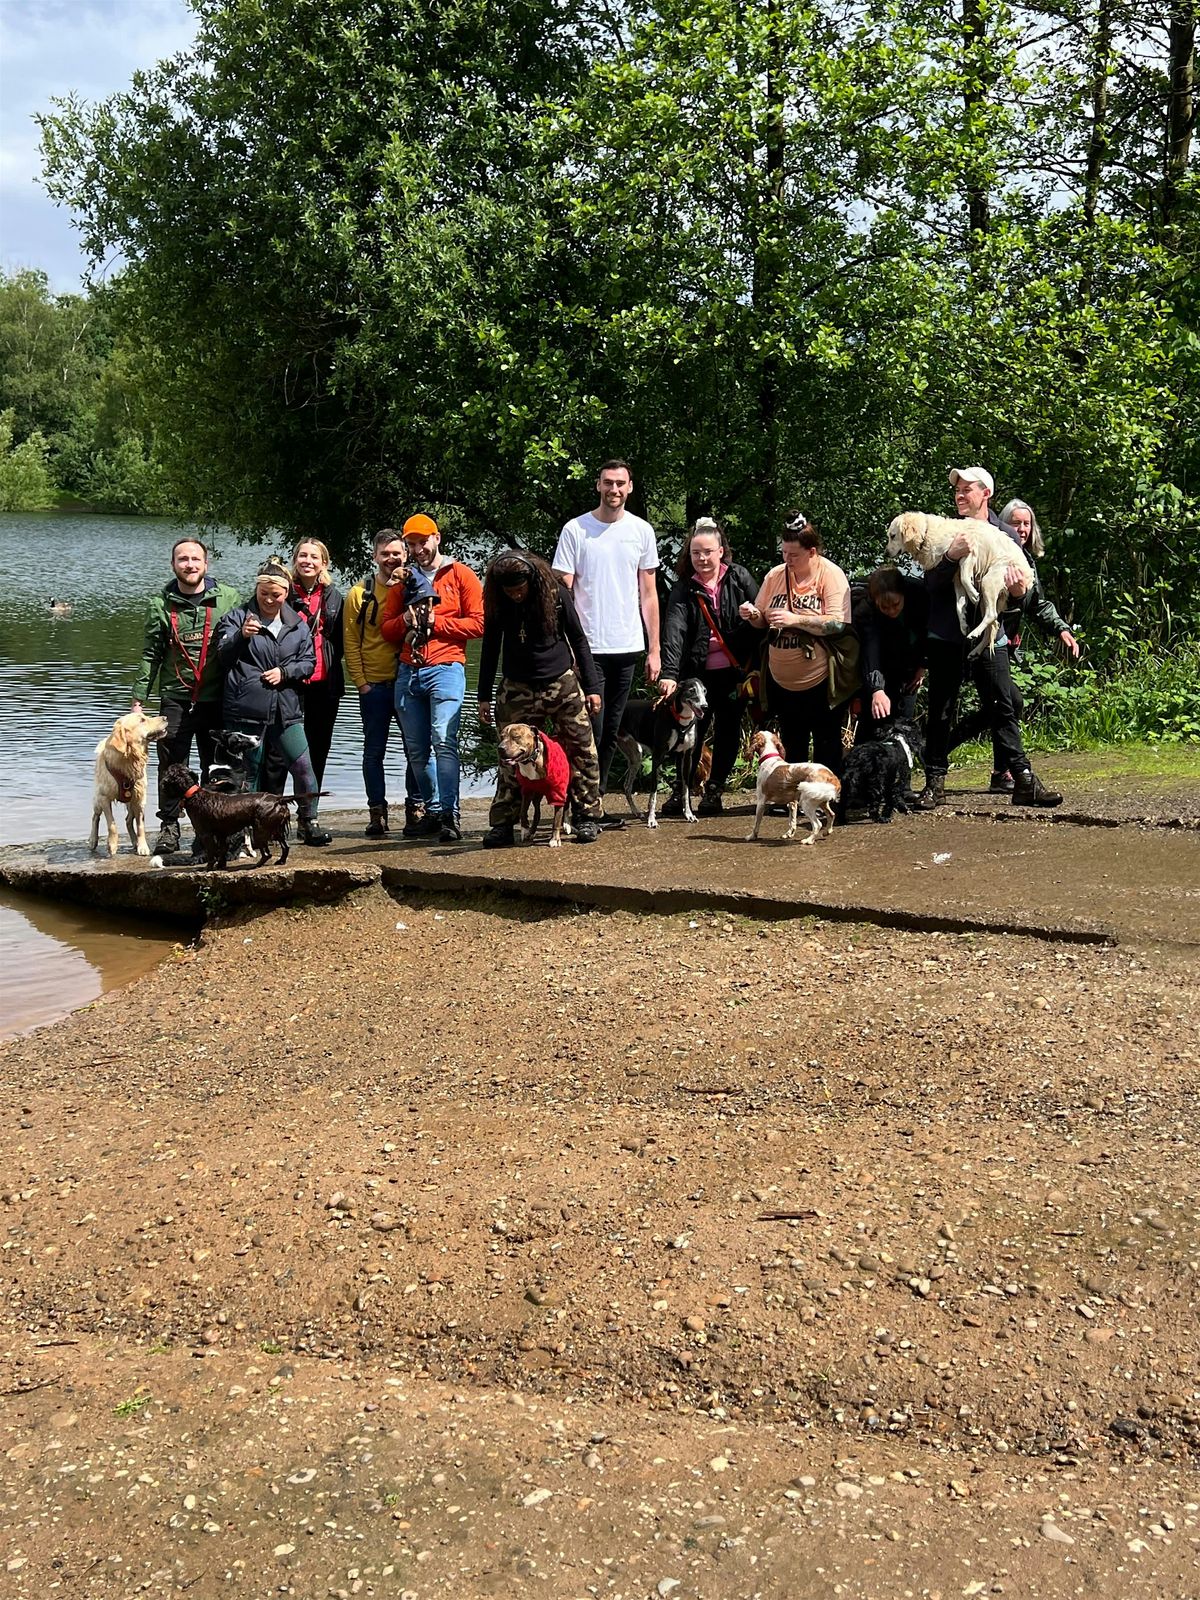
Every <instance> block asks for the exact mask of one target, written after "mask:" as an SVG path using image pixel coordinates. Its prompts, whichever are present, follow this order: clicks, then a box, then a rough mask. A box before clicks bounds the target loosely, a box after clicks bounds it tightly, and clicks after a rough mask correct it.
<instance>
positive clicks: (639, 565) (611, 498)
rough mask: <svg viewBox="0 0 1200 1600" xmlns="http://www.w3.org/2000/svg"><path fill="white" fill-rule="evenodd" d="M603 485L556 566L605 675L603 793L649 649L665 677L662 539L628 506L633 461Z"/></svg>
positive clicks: (613, 465)
mask: <svg viewBox="0 0 1200 1600" xmlns="http://www.w3.org/2000/svg"><path fill="white" fill-rule="evenodd" d="M596 491H597V493H598V494H599V496H600V503H599V505H597V506H596V508H595V510H593V511H585V512H584V513H583V515H582V516H578V517H572V518H571V520H570V522H568V523H567V524H566V525H565V526H564V527H563V530H562V533H561V534H560V535H559V539H558V548H557V549H556V550H555V552H554V560H553V563H552V565H553V567H554V570H555V572H556V573H557V574H558V576H559V577H560V578H561V579H562V581H563V583H565V584H566V586H567V588H568V589H570V591H571V594H572V597H573V598H574V601H575V607H576V610H577V611H578V612H579V620H580V621H581V622H582V624H583V631H584V633H585V634H586V635H587V641H588V644H589V645H590V646H591V650H592V659H593V660H594V661H595V663H596V666H597V668H598V669H599V672H600V676H601V679H602V680H603V689H602V693H601V709H600V711H599V712H598V713H597V714H596V715H595V716H594V717H593V718H592V727H593V730H594V732H595V737H596V749H597V754H598V757H599V762H600V794H601V796H603V794H604V791H605V789H606V788H607V786H608V770H609V768H610V767H611V765H612V758H613V752H614V751H615V750H616V748H617V734H618V732H619V731H620V727H621V716H622V714H623V712H624V710H625V702H626V701H627V700H628V699H629V691H630V689H631V688H632V687H633V677H634V673H635V672H636V670H637V666H638V662H639V661H640V660H641V658H642V650H643V648H644V649H645V652H646V654H645V668H646V679H647V682H649V683H654V682H656V681H657V679H658V675H659V666H660V659H659V633H658V587H657V579H656V577H655V574H656V572H657V570H658V545H657V542H656V540H655V537H654V529H653V528H652V527H651V526H650V524H649V523H648V522H645V521H643V519H642V518H641V517H635V516H634V515H633V514H632V512H629V511H626V509H625V502H626V501H627V500H628V499H629V496H630V494H631V493H632V492H633V476H632V474H631V472H630V470H629V463H628V462H627V461H616V460H614V461H606V462H604V464H603V465H602V466H601V468H600V472H599V476H598V477H597V479H596ZM643 630H644V631H643ZM610 825H611V824H610ZM623 825H624V824H623V821H622V822H621V826H623Z"/></svg>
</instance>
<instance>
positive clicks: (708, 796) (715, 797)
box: [696, 783, 725, 817]
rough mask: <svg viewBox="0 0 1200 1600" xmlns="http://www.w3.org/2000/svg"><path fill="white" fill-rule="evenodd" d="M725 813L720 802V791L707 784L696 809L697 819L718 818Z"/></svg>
mask: <svg viewBox="0 0 1200 1600" xmlns="http://www.w3.org/2000/svg"><path fill="white" fill-rule="evenodd" d="M724 813H725V807H724V805H723V804H722V801H721V791H720V789H718V788H716V787H715V786H714V785H713V784H711V783H710V784H707V785H706V786H705V789H704V793H703V794H702V795H701V796H700V804H699V805H698V806H697V807H696V815H697V816H698V817H720V816H723V815H724Z"/></svg>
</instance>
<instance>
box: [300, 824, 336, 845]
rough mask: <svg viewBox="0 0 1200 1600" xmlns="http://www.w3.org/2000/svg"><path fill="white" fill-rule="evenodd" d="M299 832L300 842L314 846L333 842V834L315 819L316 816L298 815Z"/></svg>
mask: <svg viewBox="0 0 1200 1600" xmlns="http://www.w3.org/2000/svg"><path fill="white" fill-rule="evenodd" d="M297 822H298V825H299V832H300V843H301V844H310V845H313V846H316V847H319V846H321V845H325V844H332V843H333V835H332V834H331V833H327V832H326V830H325V829H324V828H323V827H322V826H321V824H320V823H319V822H318V821H317V819H316V817H299V818H298V819H297Z"/></svg>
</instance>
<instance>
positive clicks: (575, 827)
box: [571, 817, 600, 844]
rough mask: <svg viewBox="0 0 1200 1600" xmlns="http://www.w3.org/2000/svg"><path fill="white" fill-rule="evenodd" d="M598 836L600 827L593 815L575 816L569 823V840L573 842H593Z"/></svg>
mask: <svg viewBox="0 0 1200 1600" xmlns="http://www.w3.org/2000/svg"><path fill="white" fill-rule="evenodd" d="M599 837H600V827H599V824H598V823H597V822H596V819H595V817H577V818H576V819H575V820H574V821H573V822H572V823H571V840H572V843H574V844H595V842H596V840H597V839H598V838H599Z"/></svg>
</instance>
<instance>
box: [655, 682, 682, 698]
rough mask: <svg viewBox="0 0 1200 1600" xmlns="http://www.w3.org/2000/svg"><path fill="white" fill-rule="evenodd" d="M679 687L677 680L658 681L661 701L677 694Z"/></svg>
mask: <svg viewBox="0 0 1200 1600" xmlns="http://www.w3.org/2000/svg"><path fill="white" fill-rule="evenodd" d="M678 687H679V685H678V682H677V680H676V679H675V678H660V679H659V680H658V697H659V699H660V700H666V699H668V698H669V697H670V696H671V695H673V694H674V693H675V690H676V689H677V688H678Z"/></svg>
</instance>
